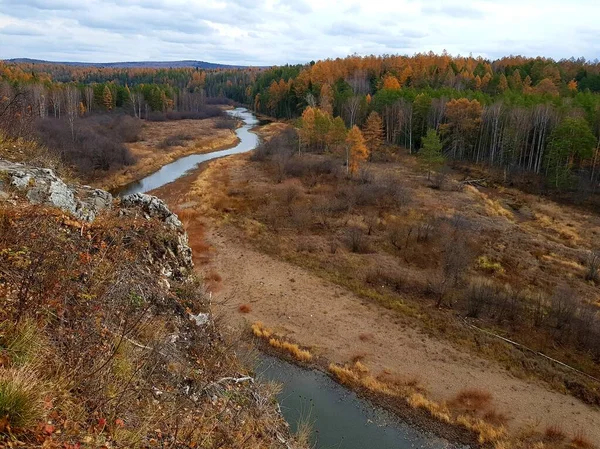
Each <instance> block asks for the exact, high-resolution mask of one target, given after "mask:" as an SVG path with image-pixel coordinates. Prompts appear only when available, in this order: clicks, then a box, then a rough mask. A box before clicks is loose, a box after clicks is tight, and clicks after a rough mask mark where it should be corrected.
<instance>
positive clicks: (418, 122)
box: [411, 93, 431, 152]
mask: <svg viewBox="0 0 600 449" xmlns="http://www.w3.org/2000/svg"><path fill="white" fill-rule="evenodd" d="M430 111H431V97H430V96H429V95H428V94H424V93H422V94H419V95H417V96H416V97H415V101H414V103H413V112H412V113H413V120H412V127H413V136H414V142H415V147H416V148H419V147H420V146H421V145H422V143H421V139H422V138H423V136H424V135H425V133H426V132H427V125H428V121H429V112H430ZM411 152H412V148H411Z"/></svg>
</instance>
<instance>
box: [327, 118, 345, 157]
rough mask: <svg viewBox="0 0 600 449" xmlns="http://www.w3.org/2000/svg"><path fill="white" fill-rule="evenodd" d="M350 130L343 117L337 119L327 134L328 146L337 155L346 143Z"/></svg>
mask: <svg viewBox="0 0 600 449" xmlns="http://www.w3.org/2000/svg"><path fill="white" fill-rule="evenodd" d="M347 134H348V130H347V129H346V125H345V124H344V121H343V120H342V118H341V117H336V118H335V119H334V120H333V122H332V124H331V127H330V128H329V132H328V133H327V145H328V146H329V147H330V148H331V150H332V151H333V152H334V153H335V152H337V150H338V149H339V148H340V147H341V146H342V145H343V144H344V142H345V141H346V135H347Z"/></svg>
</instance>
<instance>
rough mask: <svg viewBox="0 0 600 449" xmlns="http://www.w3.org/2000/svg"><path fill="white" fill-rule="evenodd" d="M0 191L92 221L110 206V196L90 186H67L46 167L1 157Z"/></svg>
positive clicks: (6, 194)
mask: <svg viewBox="0 0 600 449" xmlns="http://www.w3.org/2000/svg"><path fill="white" fill-rule="evenodd" d="M0 180H1V181H0V191H2V192H3V195H2V196H3V197H4V199H8V198H9V196H10V193H11V192H10V190H11V189H12V190H16V191H18V192H21V193H24V194H25V196H26V197H27V199H28V200H29V201H30V202H31V203H33V204H43V205H46V206H53V207H57V208H59V209H61V210H63V211H65V212H68V213H70V214H71V215H73V216H74V217H75V218H77V219H79V220H86V221H93V220H94V218H96V215H97V214H98V213H99V212H100V211H101V210H103V209H107V208H109V207H111V205H112V195H111V194H110V193H108V192H105V191H104V190H99V189H94V188H92V187H89V186H74V185H67V184H65V183H64V182H63V180H62V179H60V178H59V177H58V176H56V175H55V174H54V172H53V171H52V170H50V169H48V168H37V167H31V166H27V165H23V164H19V163H16V162H9V161H6V160H0Z"/></svg>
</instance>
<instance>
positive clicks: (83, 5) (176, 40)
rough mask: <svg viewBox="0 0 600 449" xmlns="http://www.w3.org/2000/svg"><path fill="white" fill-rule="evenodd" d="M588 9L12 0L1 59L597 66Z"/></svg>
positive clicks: (408, 0)
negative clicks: (403, 59) (446, 58)
mask: <svg viewBox="0 0 600 449" xmlns="http://www.w3.org/2000/svg"><path fill="white" fill-rule="evenodd" d="M578 1H579V2H580V3H581V5H580V9H581V10H585V11H586V14H584V15H581V14H580V15H574V14H572V11H571V10H572V5H569V4H566V3H564V2H563V1H562V0H528V1H527V2H523V1H522V0H494V1H492V0H462V1H461V2H459V0H394V2H387V1H383V0H373V1H371V2H367V3H365V2H362V1H358V0H328V1H323V0H202V1H201V2H200V1H193V2H192V1H189V0H0V58H14V57H30V58H37V59H54V60H74V59H77V60H82V61H84V62H92V61H97V62H109V61H123V60H138V61H139V60H147V59H154V60H175V59H201V60H208V61H212V62H221V63H230V64H249V65H270V64H285V63H305V62H307V61H310V60H316V59H322V58H329V57H331V58H335V57H343V56H346V55H347V54H352V53H358V54H363V55H365V54H383V53H395V52H399V53H403V54H406V53H408V54H412V53H416V52H427V51H429V50H433V51H437V52H441V51H442V50H443V49H447V50H448V51H449V52H450V53H452V54H458V53H460V54H469V53H471V52H472V53H473V54H475V55H482V56H485V57H497V56H501V55H503V54H506V53H509V54H510V53H513V54H517V53H521V54H525V55H529V56H537V55H544V56H550V57H554V58H563V57H567V58H568V57H570V56H571V55H574V56H576V57H578V56H584V57H586V58H589V59H593V58H595V57H597V55H598V51H599V50H600V47H599V45H600V44H597V42H599V41H600V40H599V39H596V38H595V37H598V36H599V35H600V25H599V23H598V21H597V17H599V16H600V4H599V3H598V2H597V1H596V0H578ZM517 10H518V12H519V14H514V11H517ZM466 21H468V23H465V22H466ZM557 29H560V33H556V32H555V30H557ZM507 36H508V38H507Z"/></svg>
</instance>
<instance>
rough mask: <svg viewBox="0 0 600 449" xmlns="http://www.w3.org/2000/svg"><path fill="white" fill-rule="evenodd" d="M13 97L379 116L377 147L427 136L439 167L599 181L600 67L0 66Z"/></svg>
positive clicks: (328, 63) (415, 144)
mask: <svg viewBox="0 0 600 449" xmlns="http://www.w3.org/2000/svg"><path fill="white" fill-rule="evenodd" d="M73 87H74V88H75V91H73ZM15 89H17V90H23V89H25V90H28V91H29V94H28V97H29V98H30V100H29V103H28V104H27V106H26V108H25V110H21V111H19V112H18V114H20V115H21V116H23V115H25V114H35V115H39V116H44V115H46V114H48V115H53V116H57V117H58V116H61V115H62V114H67V115H69V114H71V115H73V110H74V106H75V105H76V106H77V109H78V110H79V111H80V112H83V111H85V112H86V113H90V112H91V111H110V110H114V109H120V110H123V111H126V112H127V113H129V114H130V115H133V116H135V117H139V118H148V117H149V116H150V115H151V114H152V113H154V112H159V113H163V114H164V113H166V112H169V111H188V112H200V110H201V109H202V107H203V105H204V104H205V103H206V102H207V98H214V97H220V98H223V97H227V98H229V99H231V100H234V101H237V102H240V103H244V104H247V105H248V106H249V107H251V108H252V109H254V110H255V111H257V112H261V113H264V114H268V115H271V116H274V117H277V118H285V119H294V118H298V117H302V115H303V113H304V111H306V110H307V109H308V108H310V110H312V111H321V112H322V113H323V114H325V115H328V116H330V117H331V121H332V124H333V121H334V119H335V118H340V119H341V120H342V121H343V123H344V125H345V127H346V128H347V129H348V130H352V129H353V127H354V126H357V127H358V128H360V129H363V130H364V128H365V125H366V123H367V120H368V118H369V117H370V116H371V115H372V113H373V112H376V113H377V114H378V116H379V117H380V118H381V120H382V137H383V139H384V142H385V143H388V144H394V145H402V146H404V147H406V148H407V149H408V150H409V151H410V152H415V153H418V152H421V150H422V147H423V139H424V137H425V136H426V135H427V134H428V133H430V137H432V138H433V135H432V134H431V132H435V135H437V136H438V137H439V139H440V141H441V143H442V152H443V154H444V156H445V157H446V158H449V159H450V160H455V161H467V162H473V163H477V164H485V165H487V166H490V167H495V168H498V169H501V170H503V171H504V175H505V177H506V178H510V177H512V176H516V175H524V176H530V175H533V176H534V177H535V178H536V179H538V178H539V179H541V180H543V181H544V184H545V187H553V188H556V189H573V188H578V189H580V190H584V191H587V192H593V191H597V189H598V186H599V183H600V170H598V163H599V162H600V161H599V159H600V157H599V153H600V151H599V148H600V63H598V61H594V62H590V61H586V60H584V59H569V60H561V61H554V60H552V59H547V58H541V57H538V58H525V57H521V56H509V57H505V58H501V59H498V60H494V61H491V60H487V59H483V58H473V57H461V56H457V57H453V56H450V55H448V54H446V53H442V54H434V53H426V54H417V55H414V56H410V57H409V56H398V55H386V56H367V57H360V56H356V55H353V56H349V57H347V58H343V59H335V60H333V59H328V60H323V61H318V62H314V61H313V62H311V63H309V64H306V65H293V66H290V65H288V66H282V67H272V68H270V69H255V68H251V69H217V70H199V69H191V68H179V69H176V68H174V69H146V68H130V69H116V68H90V67H72V66H61V65H56V64H32V63H27V64H7V63H0V90H1V91H2V92H1V94H0V106H1V108H0V114H1V113H2V112H3V111H4V113H6V111H7V110H10V109H14V103H12V102H11V101H10V99H11V98H13V97H14V96H15V95H14V91H15ZM11 92H12V95H11ZM67 92H69V95H71V97H72V96H73V95H72V94H73V92H74V95H75V96H76V97H77V98H76V99H75V100H73V98H71V99H70V100H69V99H68V96H69V95H67ZM13 113H14V111H13ZM13 115H14V114H13ZM317 121H318V120H317ZM321 122H322V121H321ZM336 127H337V129H338V130H341V127H340V123H339V122H338V123H337V124H336ZM318 131H319V130H317V131H315V132H317V133H318ZM321 131H322V130H321ZM327 133H329V131H328V130H326V131H325V134H323V135H322V136H320V137H318V138H316V137H315V136H313V137H311V138H309V147H312V146H313V145H316V146H315V148H318V149H322V148H323V145H324V141H325V135H326V134H327ZM330 137H331V136H330ZM334 146H335V145H334ZM367 148H368V145H367ZM371 151H372V149H371Z"/></svg>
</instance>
